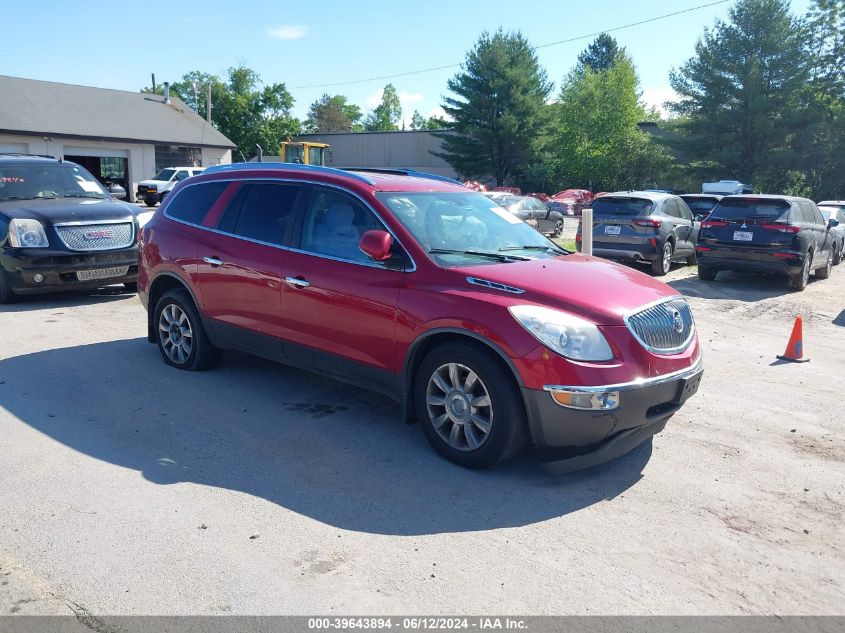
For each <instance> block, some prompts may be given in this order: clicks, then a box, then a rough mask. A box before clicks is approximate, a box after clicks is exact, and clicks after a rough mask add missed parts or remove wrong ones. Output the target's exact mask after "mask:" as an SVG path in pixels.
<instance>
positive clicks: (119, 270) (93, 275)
mask: <svg viewBox="0 0 845 633" xmlns="http://www.w3.org/2000/svg"><path fill="white" fill-rule="evenodd" d="M128 272H129V266H117V267H116V268H98V269H97V270H80V271H77V273H76V278H77V279H78V280H79V281H91V280H92V279H108V278H109V277H125V276H126V273H128Z"/></svg>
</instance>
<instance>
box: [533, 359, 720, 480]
mask: <svg viewBox="0 0 845 633" xmlns="http://www.w3.org/2000/svg"><path fill="white" fill-rule="evenodd" d="M703 373H704V368H703V363H702V360H701V357H700V356H699V358H698V360H697V361H696V362H695V363H694V364H693V365H692V366H691V367H688V368H685V369H682V370H680V371H676V372H672V373H670V374H666V375H663V376H656V377H654V378H649V379H645V380H641V381H636V382H631V383H624V384H617V385H603V386H595V387H578V386H556V385H549V386H547V387H546V388H545V389H543V390H541V389H529V388H523V389H522V392H523V397H524V399H525V402H526V405H527V410H528V420H529V427H530V431H531V438H532V441H533V443H534V444H535V446H538V447H541V451H540V453H541V455H542V460H543V461H544V462H545V463H546V464H548V465H549V467H550V469H552V470H554V471H555V472H568V471H571V470H579V469H581V468H588V467H590V466H594V465H596V464H600V463H603V462H606V461H608V460H611V459H614V458H616V457H618V456H620V455H622V454H623V453H626V452H628V451H629V450H631V449H632V448H634V447H635V446H636V445H638V444H640V443H642V442H643V441H645V440H646V439H648V438H649V437H651V436H652V435H654V434H655V433H657V432H659V431H660V430H662V429H663V426H665V424H666V421H667V420H668V419H669V418H670V417H672V415H674V414H675V413H676V412H677V411H678V410H679V409H680V408H681V406H682V405H683V403H684V402H685V401H686V399H687V398H689V397H690V396H692V395H693V394H694V393H695V392H696V391H698V387H699V385H700V383H701V377H702V376H703ZM555 389H565V390H567V391H581V392H587V393H603V392H617V393H618V406H617V407H616V408H614V409H610V410H588V411H585V410H579V409H571V408H567V407H564V406H561V405H559V404H557V403H556V402H555V401H554V400H553V399H552V397H551V393H550V392H551V391H553V390H555Z"/></svg>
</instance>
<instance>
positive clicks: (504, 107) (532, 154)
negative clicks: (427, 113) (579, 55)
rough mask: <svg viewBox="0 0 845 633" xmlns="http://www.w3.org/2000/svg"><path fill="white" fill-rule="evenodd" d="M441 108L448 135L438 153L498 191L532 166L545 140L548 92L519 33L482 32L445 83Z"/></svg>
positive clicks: (543, 76)
mask: <svg viewBox="0 0 845 633" xmlns="http://www.w3.org/2000/svg"><path fill="white" fill-rule="evenodd" d="M448 87H449V90H450V91H451V93H452V94H453V95H454V96H448V97H445V98H444V100H443V109H444V110H445V111H446V114H447V115H448V116H449V117H450V118H451V119H452V120H451V121H449V122H448V123H447V125H446V127H447V128H448V129H449V130H450V133H444V134H440V135H438V136H439V137H440V138H441V139H442V141H443V152H442V153H438V155H439V156H441V157H442V158H443V159H445V160H446V162H448V163H449V164H450V165H452V167H454V169H455V170H456V171H457V172H458V173H459V174H461V175H463V176H464V177H468V178H484V177H486V176H488V175H489V176H492V177H493V178H495V180H496V184H497V185H499V186H501V185H503V184H504V183H505V181H506V180H507V179H508V178H510V177H511V176H512V175H514V174H516V173H517V172H518V171H519V170H520V169H522V168H524V167H525V166H526V165H528V164H530V163H531V162H533V161H535V160H536V159H537V157H538V156H539V155H540V152H541V150H542V146H543V143H544V141H545V137H546V132H547V127H548V117H547V115H546V109H545V101H546V98H547V97H548V96H549V93H550V92H551V90H552V84H551V82H549V81H548V79H547V76H546V71H545V70H543V68H542V67H541V66H540V64H539V62H538V60H537V55H536V54H535V52H534V49H533V48H532V47H531V45H530V44H529V43H528V41H527V40H526V39H525V37H524V36H523V35H522V34H521V33H519V32H516V33H505V32H504V31H502V30H501V29H499V30H498V31H497V32H496V33H494V34H492V35H491V34H489V33H487V32H485V33H483V34H482V35H481V37H480V38H479V40H478V42H477V43H476V44H475V46H474V48H473V49H472V50H471V51H469V53H467V56H466V60H465V62H464V64H463V67H462V69H461V71H460V72H459V73H458V74H456V75H455V76H454V77H453V78H452V79H450V80H449V82H448Z"/></svg>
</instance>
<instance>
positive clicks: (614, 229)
mask: <svg viewBox="0 0 845 633" xmlns="http://www.w3.org/2000/svg"><path fill="white" fill-rule="evenodd" d="M621 230H622V227H621V226H606V227H604V234H605V235H619V231H621Z"/></svg>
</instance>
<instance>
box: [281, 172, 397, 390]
mask: <svg viewBox="0 0 845 633" xmlns="http://www.w3.org/2000/svg"><path fill="white" fill-rule="evenodd" d="M303 207H304V208H303V212H302V214H301V215H300V220H299V222H298V224H299V228H298V231H297V235H298V237H297V238H295V239H294V246H296V247H297V248H294V249H293V250H292V251H291V253H290V254H289V256H288V258H287V260H286V261H285V263H284V271H285V272H284V277H285V288H284V292H283V297H282V336H283V338H284V346H285V354H286V355H287V357H288V358H290V359H291V360H292V361H293V362H295V363H296V364H298V365H300V366H303V367H306V368H310V369H313V370H315V371H318V372H320V373H323V374H328V375H332V376H335V377H338V378H340V379H342V380H346V381H347V382H352V383H358V384H361V383H366V384H367V385H368V386H369V387H370V388H376V389H378V390H381V391H383V392H390V391H391V390H393V389H394V388H395V386H396V385H395V379H396V374H395V372H396V368H395V367H393V362H394V359H393V351H394V344H395V341H394V339H395V333H396V310H397V305H398V300H399V287H400V284H401V282H402V279H403V276H404V274H405V273H404V272H403V270H402V268H403V266H402V264H401V262H399V260H400V259H401V258H397V261H396V262H389V263H380V262H375V261H373V260H372V259H370V258H369V257H368V256H367V255H365V254H364V253H362V252H361V250H360V249H359V248H358V242H359V240H360V238H361V235H362V234H363V233H364V232H365V231H368V230H371V229H379V230H384V229H385V227H384V225H383V224H382V223H381V221H380V220H379V219H378V218H377V217H376V216H375V214H374V213H373V212H372V210H370V209H369V208H367V207H366V206H365V205H364V204H363V203H362V202H361V201H360V200H358V199H357V198H356V197H354V196H352V195H350V194H347V193H344V192H341V191H338V190H335V189H330V188H328V187H318V186H314V187H312V188H311V190H310V192H309V194H308V196H307V202H305V203H304V205H303ZM397 247H398V245H397Z"/></svg>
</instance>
